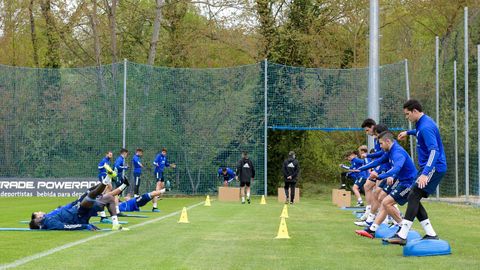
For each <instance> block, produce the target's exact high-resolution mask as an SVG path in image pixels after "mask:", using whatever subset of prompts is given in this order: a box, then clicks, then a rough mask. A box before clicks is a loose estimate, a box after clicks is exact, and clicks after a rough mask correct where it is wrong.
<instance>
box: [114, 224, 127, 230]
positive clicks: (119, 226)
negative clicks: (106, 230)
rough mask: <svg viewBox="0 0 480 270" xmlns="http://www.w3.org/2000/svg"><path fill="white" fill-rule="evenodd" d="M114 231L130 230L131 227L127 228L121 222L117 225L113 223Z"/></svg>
mask: <svg viewBox="0 0 480 270" xmlns="http://www.w3.org/2000/svg"><path fill="white" fill-rule="evenodd" d="M112 231H130V229H129V228H125V227H123V226H122V225H120V224H117V225H113V226H112Z"/></svg>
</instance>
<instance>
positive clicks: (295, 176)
mask: <svg viewBox="0 0 480 270" xmlns="http://www.w3.org/2000/svg"><path fill="white" fill-rule="evenodd" d="M293 165H295V168H294V169H293V174H292V179H293V178H297V176H298V173H300V166H299V164H298V160H295V161H294V162H293Z"/></svg>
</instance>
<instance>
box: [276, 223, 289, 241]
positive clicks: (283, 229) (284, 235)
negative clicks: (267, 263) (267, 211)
mask: <svg viewBox="0 0 480 270" xmlns="http://www.w3.org/2000/svg"><path fill="white" fill-rule="evenodd" d="M275 239H290V236H289V235H288V228H287V222H286V221H285V218H282V219H281V220H280V226H279V227H278V233H277V237H275Z"/></svg>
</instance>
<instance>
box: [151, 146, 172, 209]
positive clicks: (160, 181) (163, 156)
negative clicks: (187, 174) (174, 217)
mask: <svg viewBox="0 0 480 270" xmlns="http://www.w3.org/2000/svg"><path fill="white" fill-rule="evenodd" d="M153 165H154V166H155V178H156V179H157V186H156V189H155V190H157V191H159V190H161V189H163V188H164V187H165V178H164V176H163V171H164V170H165V168H168V167H172V168H175V167H176V165H175V164H174V163H172V164H170V163H168V158H167V149H166V148H163V149H162V152H161V153H159V154H158V155H157V156H156V157H155V160H154V161H153ZM157 201H158V196H156V197H154V198H153V208H152V212H155V211H158V208H157Z"/></svg>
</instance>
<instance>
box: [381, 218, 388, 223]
mask: <svg viewBox="0 0 480 270" xmlns="http://www.w3.org/2000/svg"><path fill="white" fill-rule="evenodd" d="M382 223H383V224H388V216H386V217H385V219H384V220H383V222H382Z"/></svg>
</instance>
